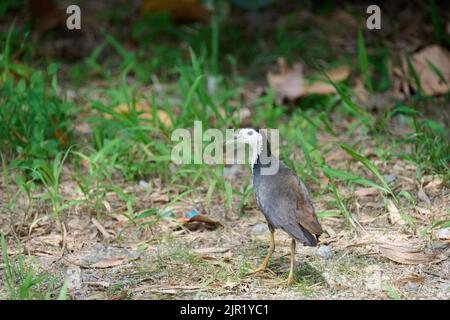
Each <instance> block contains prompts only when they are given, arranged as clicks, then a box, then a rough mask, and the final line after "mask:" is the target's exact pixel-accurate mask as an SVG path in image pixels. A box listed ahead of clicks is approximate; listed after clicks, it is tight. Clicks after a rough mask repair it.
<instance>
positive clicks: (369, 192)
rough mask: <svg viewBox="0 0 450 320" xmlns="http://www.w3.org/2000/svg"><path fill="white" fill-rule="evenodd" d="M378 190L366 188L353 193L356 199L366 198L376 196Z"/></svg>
mask: <svg viewBox="0 0 450 320" xmlns="http://www.w3.org/2000/svg"><path fill="white" fill-rule="evenodd" d="M378 192H379V190H378V189H377V188H373V187H368V188H360V189H358V190H356V191H355V195H356V196H358V197H367V196H373V195H376V194H378Z"/></svg>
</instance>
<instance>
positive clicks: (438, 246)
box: [428, 242, 449, 250]
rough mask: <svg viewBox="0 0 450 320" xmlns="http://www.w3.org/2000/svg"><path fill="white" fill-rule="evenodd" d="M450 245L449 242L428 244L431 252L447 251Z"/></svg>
mask: <svg viewBox="0 0 450 320" xmlns="http://www.w3.org/2000/svg"><path fill="white" fill-rule="evenodd" d="M448 246H449V244H448V243H447V242H431V243H429V244H428V249H431V250H445V249H447V248H448Z"/></svg>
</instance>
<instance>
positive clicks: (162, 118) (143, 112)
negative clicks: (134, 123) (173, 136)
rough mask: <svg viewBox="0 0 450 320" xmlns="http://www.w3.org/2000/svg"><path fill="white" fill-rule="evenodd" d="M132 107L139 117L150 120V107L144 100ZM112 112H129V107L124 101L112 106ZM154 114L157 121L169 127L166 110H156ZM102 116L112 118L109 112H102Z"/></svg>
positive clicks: (151, 116)
mask: <svg viewBox="0 0 450 320" xmlns="http://www.w3.org/2000/svg"><path fill="white" fill-rule="evenodd" d="M134 109H135V110H136V112H137V113H138V114H139V115H138V117H139V119H145V120H151V119H152V118H153V113H152V108H151V107H150V106H149V105H147V104H146V103H144V102H142V103H139V102H136V104H135V105H134ZM114 112H116V113H118V114H122V115H126V114H128V113H129V112H130V107H129V106H128V104H126V103H121V104H118V105H117V106H116V107H114ZM156 114H157V116H158V120H159V122H161V124H162V125H163V126H164V127H166V128H170V127H171V126H172V122H171V121H170V117H169V114H168V113H167V112H166V111H164V110H158V111H157V112H156ZM103 117H104V118H105V119H112V116H111V115H110V114H109V113H103Z"/></svg>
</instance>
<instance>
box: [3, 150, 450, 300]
mask: <svg viewBox="0 0 450 320" xmlns="http://www.w3.org/2000/svg"><path fill="white" fill-rule="evenodd" d="M333 158H335V160H333ZM329 160H330V161H335V162H336V163H337V162H341V163H342V165H344V164H345V163H347V164H348V163H349V162H350V163H351V162H352V160H351V159H348V158H346V157H345V156H344V155H343V154H340V153H339V154H335V153H332V154H330V155H329ZM378 165H379V166H380V167H381V168H384V169H382V171H384V172H382V173H383V174H389V175H391V177H392V180H393V182H392V187H393V188H394V189H396V190H407V191H409V192H410V193H411V194H413V195H417V202H416V204H415V206H413V207H411V206H410V210H408V212H407V214H408V215H409V216H411V217H413V218H414V219H415V221H416V223H415V224H413V225H408V224H406V223H405V222H404V221H403V220H402V219H398V217H397V216H396V212H395V210H388V211H387V212H386V209H385V208H386V206H385V204H384V202H383V201H384V200H383V197H382V195H381V194H380V193H379V192H378V191H376V190H372V189H370V188H359V189H356V190H355V191H354V192H353V191H351V190H350V189H348V188H343V187H341V188H340V189H339V191H340V193H341V195H343V196H344V198H348V199H349V202H348V206H349V209H350V212H354V213H353V214H352V217H353V219H354V221H355V222H357V228H356V229H355V230H354V231H352V229H351V228H350V227H349V226H347V225H346V223H345V220H344V219H343V218H342V217H341V216H330V217H323V218H321V220H320V221H321V224H322V225H323V228H324V230H325V232H324V234H323V235H322V236H321V237H320V245H319V247H303V246H301V245H299V246H298V247H297V255H296V274H295V280H296V281H295V283H294V284H293V285H291V286H288V287H286V286H277V285H274V284H275V283H276V282H278V281H280V280H282V279H284V278H286V277H287V273H288V266H289V243H290V239H289V238H288V236H287V235H286V234H285V233H284V232H283V231H278V232H276V240H277V242H276V244H277V247H276V251H275V254H274V256H273V257H272V260H271V262H270V265H269V266H270V269H269V270H267V271H266V272H261V273H259V274H256V275H251V276H247V275H246V274H247V273H248V272H249V271H250V270H251V269H253V268H255V267H256V266H257V265H258V264H259V263H260V262H261V261H262V259H263V257H264V256H265V254H266V252H267V249H268V244H269V238H268V229H267V227H266V225H265V220H264V217H263V216H262V214H261V213H260V212H259V211H258V210H257V208H256V207H255V205H254V201H252V199H251V198H250V201H249V202H248V203H246V205H245V206H244V213H243V214H241V215H237V214H236V213H235V212H234V210H233V211H229V210H227V209H226V206H225V199H222V198H221V197H220V196H219V195H215V196H213V200H212V204H211V205H210V206H209V207H208V206H206V204H205V199H204V196H205V195H206V192H207V186H205V187H204V188H203V189H202V188H199V189H198V190H197V191H198V192H197V194H196V195H195V196H191V197H189V196H186V197H184V198H182V199H181V200H180V201H178V202H176V205H170V207H167V204H168V202H169V198H170V197H173V195H174V193H175V194H176V190H175V189H173V190H171V189H166V188H163V187H162V186H161V184H160V182H159V181H157V180H153V181H148V182H144V181H141V182H139V183H136V184H135V185H130V184H125V183H122V184H121V183H120V182H118V183H117V186H118V187H120V188H123V190H124V191H125V192H127V193H133V194H134V195H135V197H136V200H135V203H136V204H138V208H136V209H137V210H138V209H142V210H143V209H147V208H150V207H151V208H156V209H160V210H162V211H164V212H168V214H167V215H165V216H161V217H155V216H151V217H147V218H142V219H139V220H135V221H132V220H130V219H129V218H128V217H127V216H126V214H125V213H123V214H122V213H121V212H124V209H125V208H126V205H124V204H123V203H121V202H120V201H119V200H118V199H117V198H116V195H115V194H114V193H111V194H110V195H108V196H107V199H108V200H107V201H104V203H103V205H104V206H105V208H106V211H107V212H109V213H106V214H102V215H93V214H91V213H89V212H88V210H86V208H84V207H83V206H82V205H80V206H75V207H74V208H72V209H71V210H70V213H69V214H67V215H64V217H63V218H62V222H63V224H62V225H63V227H62V230H63V231H62V232H60V229H59V228H57V227H56V226H57V224H56V223H55V220H54V219H53V218H52V217H49V216H47V215H41V214H40V213H39V210H37V211H36V212H34V213H33V214H34V215H35V216H34V219H32V220H33V223H32V224H29V223H18V222H16V223H14V224H12V225H11V224H10V223H9V222H8V221H6V220H8V218H7V217H8V215H6V214H2V215H0V219H3V220H5V221H1V223H0V226H1V230H0V231H1V232H2V233H4V234H6V235H8V238H9V248H8V251H9V256H10V258H14V257H15V256H17V245H16V244H17V242H16V241H17V239H20V240H21V242H22V246H23V248H24V252H26V253H27V254H29V255H27V256H26V261H27V262H28V263H31V264H32V265H33V266H34V268H35V269H36V271H37V272H38V271H39V270H40V271H50V274H52V275H54V276H55V277H57V278H58V279H59V287H60V286H61V284H62V282H63V280H64V279H67V281H68V289H69V296H70V297H71V298H73V299H124V298H129V299H180V298H187V299H208V298H213V299H388V298H391V299H448V298H449V297H450V260H449V259H448V257H449V255H450V245H449V244H450V242H449V238H448V234H445V230H446V229H442V230H444V231H440V232H441V233H444V234H436V228H435V229H433V231H432V232H430V231H429V230H430V229H431V228H430V226H431V225H432V223H433V221H439V220H442V218H445V216H446V213H445V211H446V210H448V201H449V192H448V191H449V190H448V189H447V188H446V187H445V186H444V185H443V181H442V180H441V179H440V178H438V177H434V176H427V177H425V178H424V180H423V181H420V182H419V181H415V180H414V178H413V177H414V172H415V167H414V166H413V165H411V164H406V163H399V162H397V163H395V164H393V163H389V162H386V163H384V164H378ZM354 168H355V170H358V169H359V170H361V168H360V167H358V165H357V163H354ZM232 172H233V173H234V174H232V175H229V176H227V179H229V180H231V181H232V183H233V185H234V186H238V185H240V184H242V185H244V184H245V181H248V180H247V179H249V178H250V172H249V170H247V169H246V168H245V167H237V168H236V169H235V170H232ZM323 179H324V183H326V179H325V178H323ZM419 186H421V188H420V190H422V191H420V192H419V191H418V190H419V189H418V187H419ZM61 190H62V192H63V194H64V195H65V196H66V197H68V198H73V199H75V198H76V197H80V196H81V192H79V190H78V189H77V185H76V183H75V182H73V181H70V180H65V179H63V183H62V184H61ZM316 191H318V190H312V192H313V193H315V192H316ZM169 193H170V194H171V195H170V194H169ZM349 193H351V195H350V196H349ZM34 196H35V197H39V196H42V195H39V194H36V195H34ZM239 200H240V199H238V198H237V197H236V198H235V199H234V203H233V208H235V207H236V206H237V204H238V202H239ZM17 201H18V203H21V202H22V203H23V204H24V203H25V202H26V200H25V199H21V198H19V199H18V200H17ZM313 201H314V204H315V207H316V210H317V211H322V212H323V211H327V212H328V211H333V210H335V208H333V205H331V201H332V195H330V194H325V195H319V196H316V197H314V199H313ZM139 207H140V208H139ZM388 208H389V206H388ZM191 210H197V211H198V212H201V213H203V214H204V215H205V216H207V217H209V218H210V219H212V220H214V221H217V222H219V223H220V224H221V226H219V227H218V228H215V229H214V228H213V227H211V228H204V227H203V228H202V226H200V228H198V229H197V230H194V229H195V228H191V227H189V225H188V224H186V222H185V220H183V218H185V216H186V214H187V213H188V212H190V211H191ZM45 211H46V208H42V212H45ZM397 215H398V212H397ZM16 221H17V220H16ZM189 229H192V230H189ZM424 230H425V231H424ZM398 246H401V247H400V248H399V247H398ZM402 248H403V249H402ZM405 248H406V249H405ZM62 252H64V255H61V253H62ZM2 267H4V265H0V268H2ZM5 290H6V289H5V287H4V286H2V287H0V296H5V295H6V291H5ZM55 290H58V288H55Z"/></svg>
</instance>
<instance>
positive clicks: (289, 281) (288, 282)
mask: <svg viewBox="0 0 450 320" xmlns="http://www.w3.org/2000/svg"><path fill="white" fill-rule="evenodd" d="M293 283H294V277H288V278H287V279H285V280H281V281H278V282H275V283H274V284H272V285H271V287H278V286H281V285H283V286H290V285H291V284H293Z"/></svg>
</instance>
